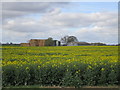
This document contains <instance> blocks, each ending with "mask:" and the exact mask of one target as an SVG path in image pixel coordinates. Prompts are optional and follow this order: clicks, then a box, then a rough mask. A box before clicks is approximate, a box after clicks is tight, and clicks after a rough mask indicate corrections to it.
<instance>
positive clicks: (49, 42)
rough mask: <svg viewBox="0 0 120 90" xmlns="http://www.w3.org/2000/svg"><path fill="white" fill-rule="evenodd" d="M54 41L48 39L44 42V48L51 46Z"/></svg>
mask: <svg viewBox="0 0 120 90" xmlns="http://www.w3.org/2000/svg"><path fill="white" fill-rule="evenodd" d="M53 45H54V40H53V39H52V38H51V37H50V38H48V39H47V40H46V41H45V46H53Z"/></svg>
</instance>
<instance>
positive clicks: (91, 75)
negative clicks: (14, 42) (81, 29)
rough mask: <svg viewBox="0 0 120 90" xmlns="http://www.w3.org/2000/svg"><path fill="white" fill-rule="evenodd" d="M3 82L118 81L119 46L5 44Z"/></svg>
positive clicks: (93, 83) (94, 83)
mask: <svg viewBox="0 0 120 90" xmlns="http://www.w3.org/2000/svg"><path fill="white" fill-rule="evenodd" d="M1 48H2V69H3V74H2V75H3V77H2V79H3V86H19V85H40V86H65V87H66V86H67V87H69V86H72V87H81V86H99V85H101V86H108V85H118V83H119V82H118V79H119V73H120V71H119V68H120V66H119V62H118V46H59V47H20V46H3V47H1Z"/></svg>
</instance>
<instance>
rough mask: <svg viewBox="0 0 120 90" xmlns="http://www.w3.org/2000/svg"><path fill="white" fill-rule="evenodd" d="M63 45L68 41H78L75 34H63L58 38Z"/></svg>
mask: <svg viewBox="0 0 120 90" xmlns="http://www.w3.org/2000/svg"><path fill="white" fill-rule="evenodd" d="M60 41H61V42H62V43H63V44H64V45H67V44H68V43H70V42H78V39H77V38H76V37H75V36H68V35H67V36H64V37H63V38H61V40H60Z"/></svg>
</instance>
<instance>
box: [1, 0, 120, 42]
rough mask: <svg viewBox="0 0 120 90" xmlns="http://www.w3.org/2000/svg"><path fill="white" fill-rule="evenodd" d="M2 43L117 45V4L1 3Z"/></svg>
mask: <svg viewBox="0 0 120 90" xmlns="http://www.w3.org/2000/svg"><path fill="white" fill-rule="evenodd" d="M0 24H2V29H0V30H2V42H3V43H6V42H13V43H25V42H28V40H30V39H47V38H49V37H52V38H53V39H56V40H60V39H61V38H62V37H64V36H65V35H69V36H76V37H77V39H78V40H79V41H84V42H102V43H106V44H117V43H118V3H117V2H3V3H2V23H0Z"/></svg>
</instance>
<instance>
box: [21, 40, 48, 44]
mask: <svg viewBox="0 0 120 90" xmlns="http://www.w3.org/2000/svg"><path fill="white" fill-rule="evenodd" d="M46 40H47V39H31V40H29V43H21V44H20V45H21V46H45V41H46Z"/></svg>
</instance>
